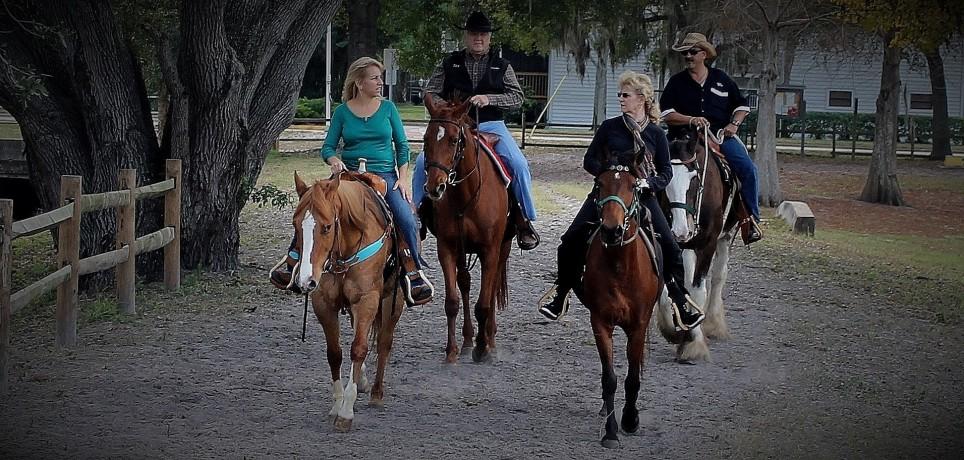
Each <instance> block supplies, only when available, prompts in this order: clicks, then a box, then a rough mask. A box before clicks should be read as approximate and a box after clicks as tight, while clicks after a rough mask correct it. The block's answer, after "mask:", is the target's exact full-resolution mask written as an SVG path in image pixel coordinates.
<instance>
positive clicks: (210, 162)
mask: <svg viewBox="0 0 964 460" xmlns="http://www.w3.org/2000/svg"><path fill="white" fill-rule="evenodd" d="M229 3H230V5H231V6H230V7H229V6H228V4H229ZM339 3H340V2H337V1H321V0H302V1H300V2H290V3H288V4H285V5H277V4H276V3H275V2H271V1H263V2H259V3H257V4H256V5H246V6H238V5H235V4H234V3H232V2H227V1H226V0H221V1H211V2H196V1H193V0H183V1H182V3H181V8H180V11H181V18H182V23H181V31H180V33H181V36H180V37H179V43H180V46H179V49H180V55H179V58H178V60H177V62H169V63H168V64H167V65H168V66H174V67H176V71H174V72H168V73H172V74H173V75H171V76H170V78H172V79H174V80H176V81H175V82H174V83H173V86H172V87H173V88H182V89H183V91H174V90H172V91H171V94H172V102H171V106H172V108H171V112H172V114H175V116H177V114H182V115H184V116H185V117H186V123H185V124H183V125H181V124H179V122H178V121H177V120H174V122H173V123H171V125H172V126H171V127H170V128H168V130H167V131H166V134H170V135H172V136H173V135H175V134H176V133H178V132H186V133H187V142H183V141H180V140H179V139H177V138H176V137H174V138H172V139H165V142H164V146H165V148H166V149H170V150H169V151H170V155H171V157H173V158H181V159H182V160H183V180H184V188H185V192H184V195H183V197H184V198H183V199H184V202H183V210H182V213H181V216H182V219H183V220H184V225H183V227H182V242H181V248H182V258H181V260H182V263H183V264H184V265H185V266H186V267H188V268H192V267H196V266H207V267H210V268H212V269H214V270H226V269H232V268H235V267H237V266H238V263H239V261H238V250H239V246H240V236H239V229H238V216H239V215H240V212H241V208H242V207H243V206H244V204H245V202H246V201H247V199H248V196H249V195H250V192H251V189H252V188H253V186H254V183H255V181H256V180H257V177H258V174H260V172H261V167H262V166H263V165H264V159H265V156H266V155H267V152H268V149H269V148H270V146H271V143H272V142H273V140H274V139H276V138H277V137H278V135H280V134H281V132H282V131H283V130H284V129H285V128H286V127H287V126H288V125H289V124H290V122H291V119H292V117H293V116H294V105H295V100H296V99H297V96H298V90H299V88H300V85H301V78H302V77H303V75H304V72H305V66H306V65H307V63H308V60H309V59H310V57H311V54H312V52H313V51H314V49H315V47H316V46H317V45H318V42H319V41H320V40H321V37H322V34H323V33H324V28H325V25H326V24H327V23H328V22H329V21H330V20H331V17H332V15H333V14H334V12H335V9H336V8H337V6H338V4H339ZM180 123H184V120H181V121H180Z"/></svg>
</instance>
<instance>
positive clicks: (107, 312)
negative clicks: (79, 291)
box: [80, 293, 124, 323]
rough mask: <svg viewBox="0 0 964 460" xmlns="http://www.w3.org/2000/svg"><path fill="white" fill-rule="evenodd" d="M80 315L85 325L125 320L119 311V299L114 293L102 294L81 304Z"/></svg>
mask: <svg viewBox="0 0 964 460" xmlns="http://www.w3.org/2000/svg"><path fill="white" fill-rule="evenodd" d="M80 313H81V315H82V318H83V322H84V323H98V322H102V321H117V320H123V319H124V316H123V315H122V314H121V313H120V312H119V311H118V310H117V299H116V298H115V297H114V295H113V293H105V294H101V295H98V296H97V297H95V298H94V299H92V300H90V301H87V302H83V303H81V305H80Z"/></svg>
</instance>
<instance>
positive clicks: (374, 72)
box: [271, 57, 434, 305]
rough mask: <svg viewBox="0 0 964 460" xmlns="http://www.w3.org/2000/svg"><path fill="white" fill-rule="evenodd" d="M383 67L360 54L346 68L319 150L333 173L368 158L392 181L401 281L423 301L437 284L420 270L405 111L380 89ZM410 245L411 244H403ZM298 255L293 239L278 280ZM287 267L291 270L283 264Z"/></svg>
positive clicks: (415, 300) (285, 277)
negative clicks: (400, 241) (402, 272)
mask: <svg viewBox="0 0 964 460" xmlns="http://www.w3.org/2000/svg"><path fill="white" fill-rule="evenodd" d="M383 71H384V67H383V66H382V64H381V63H379V62H378V61H376V60H375V59H372V58H369V57H362V58H359V59H358V60H356V61H355V62H353V63H352V64H351V66H350V67H349V68H348V75H347V76H346V77H345V87H344V90H343V91H342V100H343V101H345V103H344V104H342V105H340V106H338V108H337V109H335V113H333V114H332V116H331V124H330V125H329V127H328V134H327V135H326V136H325V144H324V146H322V148H321V156H322V158H324V160H325V162H326V163H328V164H329V165H330V166H331V171H332V173H333V174H337V173H339V172H341V171H342V170H344V169H350V170H353V171H355V170H358V159H359V158H364V159H365V160H367V161H366V163H365V169H366V170H367V171H368V172H371V173H374V174H377V175H378V176H379V177H381V178H382V179H385V182H386V183H387V185H388V194H387V195H386V196H385V201H387V202H388V207H389V208H391V210H392V214H393V217H394V220H395V226H396V228H397V229H398V231H399V232H400V233H401V235H402V238H403V239H404V240H405V241H404V243H405V244H404V245H403V249H402V256H403V257H402V258H403V261H402V265H403V266H404V267H405V270H406V271H407V273H406V276H405V277H403V283H402V287H403V290H404V291H405V296H406V297H407V300H408V302H409V303H410V304H413V305H422V304H425V303H427V302H429V301H430V300H432V295H433V294H434V287H433V286H432V283H431V282H429V281H428V279H427V278H425V274H424V273H423V272H422V262H423V261H422V256H421V254H420V253H419V240H418V234H417V230H416V223H415V214H414V212H413V209H412V189H411V185H410V184H411V181H410V180H409V177H408V160H409V153H408V140H407V139H406V137H405V128H404V127H403V126H402V117H401V116H400V115H399V113H398V109H397V108H396V107H395V104H393V103H392V102H391V101H388V100H384V99H382V97H381V94H382V85H383V84H384V83H383V82H382V72H383ZM339 142H342V143H343V144H344V147H343V149H342V152H341V158H339V157H338V155H337V153H336V147H337V146H338V144H339ZM404 246H407V247H404ZM298 259H299V254H298V253H297V252H296V251H295V250H294V241H292V246H291V247H290V248H289V249H288V264H284V265H288V266H287V267H281V268H280V269H279V270H276V271H275V272H273V273H272V276H271V279H272V281H273V282H275V284H276V285H279V284H280V285H283V286H287V285H288V281H289V280H290V279H291V269H292V268H293V267H294V265H295V263H297V260H298ZM285 269H287V272H285V271H284V270H285Z"/></svg>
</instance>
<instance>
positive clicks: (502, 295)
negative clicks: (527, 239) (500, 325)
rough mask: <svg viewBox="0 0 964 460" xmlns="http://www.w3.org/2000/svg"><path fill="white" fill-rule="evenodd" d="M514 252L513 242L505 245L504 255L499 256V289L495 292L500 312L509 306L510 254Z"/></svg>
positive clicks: (503, 248) (510, 241) (496, 303)
mask: <svg viewBox="0 0 964 460" xmlns="http://www.w3.org/2000/svg"><path fill="white" fill-rule="evenodd" d="M511 251H512V240H511V239H510V240H509V241H508V242H504V243H503V247H502V253H501V254H499V267H498V274H497V275H496V276H497V277H498V279H497V280H496V282H497V283H498V288H497V289H496V291H495V305H496V307H498V309H499V310H505V307H506V306H508V305H509V275H508V273H507V272H508V268H509V253H510V252H511Z"/></svg>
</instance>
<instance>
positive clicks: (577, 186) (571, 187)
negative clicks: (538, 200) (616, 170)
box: [550, 181, 592, 202]
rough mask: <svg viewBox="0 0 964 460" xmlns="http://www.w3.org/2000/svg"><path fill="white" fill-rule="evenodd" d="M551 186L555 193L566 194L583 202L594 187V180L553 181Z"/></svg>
mask: <svg viewBox="0 0 964 460" xmlns="http://www.w3.org/2000/svg"><path fill="white" fill-rule="evenodd" d="M550 187H551V188H552V191H553V193H558V194H561V195H565V196H567V197H569V198H572V199H574V200H578V201H580V202H581V201H583V200H585V199H586V195H587V194H589V190H591V189H592V182H590V181H586V182H553V183H552V185H550Z"/></svg>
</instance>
